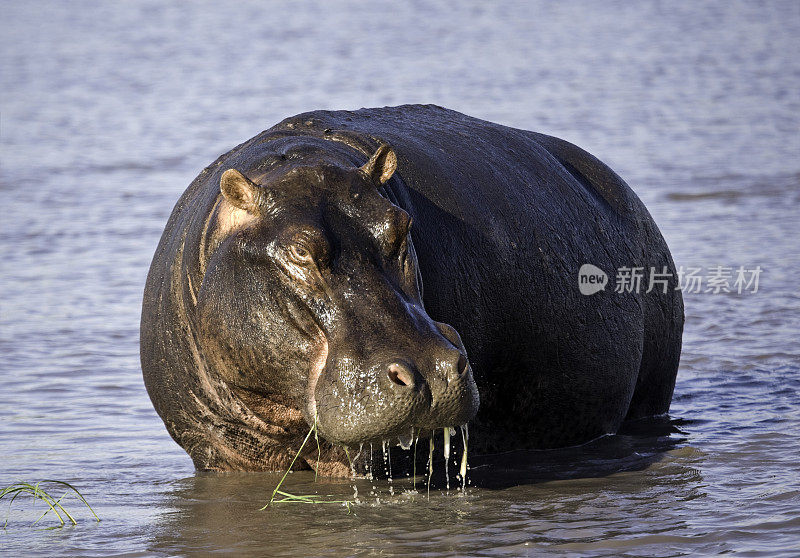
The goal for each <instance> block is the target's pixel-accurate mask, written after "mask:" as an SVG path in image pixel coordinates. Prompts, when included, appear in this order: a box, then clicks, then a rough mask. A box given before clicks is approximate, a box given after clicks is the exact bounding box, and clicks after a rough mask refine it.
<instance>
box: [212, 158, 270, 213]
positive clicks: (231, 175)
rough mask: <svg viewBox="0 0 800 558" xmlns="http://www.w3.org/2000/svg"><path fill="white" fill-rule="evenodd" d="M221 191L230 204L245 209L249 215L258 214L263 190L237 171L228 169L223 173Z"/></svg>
mask: <svg viewBox="0 0 800 558" xmlns="http://www.w3.org/2000/svg"><path fill="white" fill-rule="evenodd" d="M219 189H220V190H221V191H222V195H223V196H225V199H226V200H228V203H230V204H231V205H233V206H235V207H238V208H239V209H244V210H245V211H247V212H248V213H256V212H257V210H258V208H259V202H260V200H261V188H259V187H258V186H257V185H256V184H254V183H253V182H252V181H250V179H248V178H247V177H246V176H245V175H243V174H242V173H240V172H239V171H238V170H236V169H228V170H226V171H225V172H223V173H222V178H220V180H219Z"/></svg>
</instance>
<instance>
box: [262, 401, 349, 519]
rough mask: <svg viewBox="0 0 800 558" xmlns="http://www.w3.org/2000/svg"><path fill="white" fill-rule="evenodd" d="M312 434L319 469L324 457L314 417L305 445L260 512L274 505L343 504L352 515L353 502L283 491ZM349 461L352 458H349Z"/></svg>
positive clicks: (301, 446) (315, 474)
mask: <svg viewBox="0 0 800 558" xmlns="http://www.w3.org/2000/svg"><path fill="white" fill-rule="evenodd" d="M311 434H314V439H315V440H316V441H317V469H319V460H320V457H321V455H322V450H321V448H320V445H319V436H317V417H316V416H314V424H312V425H311V429H310V430H309V431H308V434H306V437H305V439H304V440H303V443H302V444H300V449H298V450H297V453H296V454H295V455H294V459H292V462H291V463H290V464H289V467H288V468H287V469H286V472H285V473H283V477H281V480H280V481H279V482H278V485H277V486H276V487H275V490H273V491H272V496H271V497H270V499H269V502H267V503H266V504H264V506H263V507H262V508H259V511H263V510H265V509H267V508H268V507H270V506H271V505H272V504H288V503H296V504H341V505H343V506H346V507H347V512H348V513H350V504H352V501H350V500H328V499H327V498H329V496H321V495H319V494H311V495H307V496H304V495H298V494H290V493H288V492H286V491H284V490H281V486H283V481H285V480H286V477H287V476H288V475H289V472H290V471H291V470H292V467H294V464H295V461H297V458H298V457H300V453H301V452H302V451H303V448H304V447H306V444H307V443H308V440H309V438H311ZM347 457H348V459H349V458H350V456H349V455H348V456H347ZM316 480H317V473H316V469H315V470H314V481H315V482H316ZM278 496H282V498H279V499H276V497H278Z"/></svg>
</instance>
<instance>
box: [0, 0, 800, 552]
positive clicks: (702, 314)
mask: <svg viewBox="0 0 800 558" xmlns="http://www.w3.org/2000/svg"><path fill="white" fill-rule="evenodd" d="M463 4H464V3H453V2H448V3H442V4H434V3H421V2H420V3H416V2H415V3H391V4H384V3H382V2H371V3H369V4H368V5H357V4H356V3H347V2H343V3H339V4H337V7H336V8H334V7H332V6H331V5H329V4H327V3H319V4H316V3H292V4H290V5H282V6H278V5H272V4H264V3H247V2H238V3H233V4H230V5H222V4H221V3H211V2H209V3H205V4H198V5H196V6H195V7H194V8H193V9H191V10H189V8H187V7H185V6H183V5H181V4H177V3H165V2H139V3H135V4H134V3H125V4H111V3H104V4H103V3H91V2H81V1H74V2H69V3H66V2H54V3H48V2H37V3H3V6H2V12H1V13H2V19H3V22H4V25H3V33H2V34H0V49H1V50H0V65H1V66H0V80H1V86H2V89H1V91H2V95H1V96H0V112H1V113H2V114H1V118H2V119H1V122H0V136H1V140H2V146H1V148H2V151H0V157H2V164H1V165H0V180H1V181H0V193H2V204H3V210H2V217H1V218H0V229H1V232H2V234H0V393H2V398H0V462H2V466H1V467H0V482H2V484H6V483H9V482H12V481H14V480H17V479H28V480H38V479H42V478H58V479H64V480H68V481H70V482H74V483H75V484H76V485H78V486H79V487H80V488H82V489H83V490H84V492H85V494H86V496H87V498H88V499H89V501H90V502H92V503H94V505H95V508H96V510H97V512H98V514H99V515H100V516H101V517H102V519H103V521H102V522H101V523H99V524H94V523H92V522H91V521H90V520H89V516H88V514H86V513H83V512H82V511H81V510H79V509H78V508H77V507H75V505H74V504H73V508H74V510H75V511H76V513H77V518H78V520H79V524H78V526H76V527H71V528H65V529H60V530H49V531H48V530H38V529H30V528H29V527H28V524H29V523H30V522H32V521H33V519H35V517H36V513H35V509H31V504H30V503H29V502H27V501H26V502H24V503H22V504H20V505H19V506H17V504H18V503H20V501H19V500H18V501H17V502H15V505H14V509H13V510H12V514H11V519H10V522H9V526H8V528H7V529H6V530H5V531H0V553H4V554H8V555H11V556H21V555H37V554H43V555H52V554H63V555H129V556H130V555H137V554H138V553H141V554H156V555H159V554H161V555H185V554H203V553H207V552H212V551H231V552H236V553H238V554H240V555H292V556H296V555H332V556H339V555H377V554H383V555H388V554H411V555H413V554H423V555H430V556H443V555H509V556H520V555H539V554H541V553H543V552H557V553H558V552H561V553H567V554H570V555H580V554H586V555H597V554H607V555H631V556H634V555H635V556H641V555H654V556H678V555H688V554H712V553H729V554H742V555H748V556H755V555H763V554H769V555H781V554H783V555H787V556H790V555H794V554H797V553H798V552H800V546H798V545H800V519H798V516H800V466H799V465H798V459H797V456H798V455H800V440H798V432H800V395H798V393H799V392H800V356H799V355H798V352H799V351H798V344H797V337H798V330H800V327H799V326H800V298H798V280H799V279H798V273H799V272H800V249H799V248H798V240H800V238H798V237H799V236H800V235H798V233H797V223H798V221H800V210H799V209H798V208H799V207H800V163H798V153H800V140H799V139H798V137H799V136H798V133H797V132H798V129H800V102H799V101H798V93H797V92H798V90H800V58H798V57H797V46H798V42H797V37H798V36H800V11H799V10H800V9H799V8H798V5H797V4H796V3H794V2H774V3H770V4H766V5H761V4H755V3H745V4H740V3H728V2H720V3H715V2H711V3H703V4H702V5H701V6H694V5H692V4H681V5H676V4H674V3H666V4H662V3H652V4H651V3H636V4H628V3H620V4H616V3H603V6H604V7H603V9H601V8H599V4H598V3H594V2H585V3H568V5H553V4H544V3H542V4H530V3H524V4H520V5H503V6H498V7H493V6H491V5H489V4H490V3H474V4H473V5H463ZM565 4H567V3H565ZM403 102H434V103H438V104H442V105H444V106H448V107H451V108H454V109H457V110H461V111H463V112H466V113H468V114H472V115H475V116H479V117H483V118H486V119H489V120H494V121H499V122H503V123H506V124H509V125H514V126H518V127H523V128H530V129H536V130H539V131H543V132H547V133H551V134H554V135H557V136H560V137H564V138H566V139H568V140H571V141H573V142H575V143H577V144H579V145H581V146H583V147H585V148H587V149H588V150H589V151H591V152H593V153H594V154H596V155H598V156H599V157H600V158H602V159H604V160H606V161H607V162H609V163H610V164H611V166H612V167H613V168H614V169H615V170H617V171H618V172H619V173H620V174H621V175H622V176H623V177H624V178H626V180H628V182H629V183H630V184H632V185H633V186H634V188H635V189H636V191H637V192H638V193H639V195H640V196H641V197H642V198H643V200H644V201H645V203H646V204H647V205H648V207H649V208H650V211H651V212H652V214H653V215H654V217H655V219H656V221H657V222H658V223H659V224H660V226H661V228H662V231H663V232H664V235H665V236H666V238H667V240H668V242H669V244H670V246H671V248H672V250H673V254H674V256H675V260H676V263H677V264H678V265H679V266H685V267H687V268H688V267H701V268H703V269H704V270H708V269H709V268H710V267H712V266H718V265H723V266H730V267H734V268H736V267H738V266H745V267H746V268H754V267H756V266H760V267H761V268H762V270H763V272H762V274H761V276H760V284H759V288H758V292H756V293H753V292H749V291H748V292H745V293H742V294H738V293H727V294H726V293H718V294H713V293H705V292H701V293H689V294H687V295H686V309H687V326H686V334H685V338H684V352H683V359H682V364H681V371H680V375H679V379H678V385H677V387H676V390H675V398H674V402H673V405H672V409H671V412H670V417H669V419H665V420H662V421H655V422H654V423H651V424H644V425H633V426H631V427H630V428H629V429H628V430H627V431H626V432H624V433H622V434H620V435H618V436H614V437H610V438H606V439H603V440H599V441H597V442H595V443H593V444H590V445H588V446H585V447H583V448H576V449H570V450H564V451H560V452H538V453H529V454H517V455H510V456H508V467H507V470H506V471H505V472H503V473H497V472H492V471H491V470H490V469H489V468H488V467H487V466H484V465H482V464H481V463H480V462H478V461H472V460H471V465H472V466H473V467H474V469H473V471H472V473H473V475H475V477H476V478H477V477H479V476H482V478H483V479H484V481H486V484H487V485H489V486H490V487H489V488H475V487H472V488H469V489H468V490H467V492H466V493H465V494H464V493H459V492H457V491H454V490H451V491H450V492H449V493H447V492H446V491H444V490H440V489H436V488H434V489H433V490H432V491H431V493H430V496H428V494H427V491H426V490H425V489H424V487H420V488H419V490H418V491H416V492H409V490H410V483H409V481H408V480H406V479H402V478H401V479H394V482H393V483H392V491H393V492H394V495H391V494H390V490H389V485H388V483H387V482H385V481H375V482H369V481H360V482H359V483H358V485H357V488H358V494H359V499H360V501H361V503H360V504H356V505H354V506H352V507H351V509H350V513H348V510H347V509H346V508H344V507H340V506H335V505H325V506H308V505H304V504H287V505H284V506H282V507H278V508H270V509H268V510H266V511H263V512H259V511H257V510H258V508H259V507H260V506H261V505H263V503H264V502H265V501H266V500H267V499H268V497H269V494H270V492H271V489H272V488H273V487H274V486H275V483H276V482H277V481H278V476H277V475H268V474H226V475H214V474H197V473H195V472H194V471H193V469H192V466H191V463H190V461H189V459H188V458H187V457H186V455H185V454H184V453H183V451H182V450H181V449H180V448H178V446H177V445H175V444H174V443H173V442H172V441H171V440H170V439H169V437H168V436H167V434H166V431H165V430H164V428H163V426H162V424H161V421H160V420H159V418H158V417H157V416H156V414H155V412H154V411H153V409H152V407H151V405H150V402H149V400H148V399H147V396H146V394H145V391H144V386H143V384H142V380H141V377H140V369H139V364H138V355H137V351H138V331H137V328H138V319H139V309H140V299H141V291H142V287H143V284H144V278H145V273H146V271H147V266H148V264H149V261H150V258H151V256H152V253H153V250H154V248H155V246H156V243H157V240H158V237H159V235H160V233H161V230H162V228H163V225H164V223H165V221H166V218H167V216H168V213H169V211H170V209H171V208H172V205H173V204H174V202H175V200H176V199H177V197H178V196H179V194H180V193H181V192H182V190H183V189H184V188H185V186H186V185H187V184H188V183H189V182H190V180H191V179H192V178H193V177H194V176H195V175H196V174H197V173H198V172H199V170H200V169H201V168H202V167H203V166H204V165H205V164H207V163H209V162H210V161H212V160H213V159H214V158H215V157H216V156H217V155H219V154H220V153H222V152H224V151H226V150H227V149H229V148H230V147H231V146H233V145H235V144H237V143H239V142H241V141H243V140H245V139H247V138H249V137H251V136H253V135H255V134H256V133H257V132H259V131H261V130H262V129H264V128H266V127H268V126H270V125H272V124H273V123H275V122H276V121H278V120H280V119H282V118H283V117H284V116H287V115H291V114H295V113H297V112H301V111H303V110H308V109H314V108H357V107H360V106H375V105H384V104H400V103H403ZM434 318H435V316H434ZM440 440H441V439H440ZM425 449H427V448H425ZM425 449H423V451H425ZM459 452H460V446H459V440H458V439H457V437H456V438H455V439H454V454H455V455H456V456H458V455H459ZM454 459H457V458H454ZM457 465H458V464H457V463H454V464H453V466H452V467H451V471H450V472H451V476H454V475H455V474H456V472H457ZM440 470H441V469H440ZM486 479H491V480H492V482H489V481H487V480H486ZM286 486H287V488H289V489H290V490H291V491H294V492H301V493H313V492H317V493H320V494H325V495H339V496H343V497H347V498H352V496H353V492H354V487H353V484H352V483H349V482H319V483H316V484H314V483H313V477H311V476H309V475H307V474H301V473H298V474H293V475H290V476H289V477H288V480H287V485H286ZM4 508H5V505H0V518H2V514H5V509H4Z"/></svg>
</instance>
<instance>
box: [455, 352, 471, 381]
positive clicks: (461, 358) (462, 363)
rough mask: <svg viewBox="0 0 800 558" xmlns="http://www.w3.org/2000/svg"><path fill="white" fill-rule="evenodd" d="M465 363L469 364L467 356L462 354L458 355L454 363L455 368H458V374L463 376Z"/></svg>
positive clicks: (465, 367)
mask: <svg viewBox="0 0 800 558" xmlns="http://www.w3.org/2000/svg"><path fill="white" fill-rule="evenodd" d="M467 365H469V362H468V361H467V357H465V356H464V355H460V356H459V357H458V363H457V364H456V370H458V375H459V376H463V375H464V373H465V372H466V371H467Z"/></svg>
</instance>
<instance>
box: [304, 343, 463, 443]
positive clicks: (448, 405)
mask: <svg viewBox="0 0 800 558" xmlns="http://www.w3.org/2000/svg"><path fill="white" fill-rule="evenodd" d="M440 341H441V342H439V343H436V344H435V346H434V347H433V349H429V350H428V351H426V353H427V354H425V355H422V356H421V357H419V358H416V359H415V358H413V357H411V356H408V355H402V356H396V355H395V356H392V357H390V358H386V357H384V358H380V359H378V362H375V364H373V365H371V366H366V367H365V368H364V369H363V370H358V369H357V367H355V366H354V362H355V359H354V358H353V357H352V356H349V355H348V356H345V357H343V358H339V359H334V360H333V361H329V363H328V366H327V367H326V369H325V370H324V371H323V373H322V375H321V377H320V381H319V383H318V385H317V389H316V396H317V406H316V409H317V417H316V421H317V427H318V428H319V431H320V434H322V435H323V436H324V437H325V438H327V439H328V440H330V441H332V442H334V443H339V444H344V445H350V446H357V445H359V444H361V443H365V442H378V441H382V440H392V439H396V438H398V437H402V438H408V436H409V435H410V434H411V433H412V429H413V431H414V432H416V433H420V432H423V433H425V432H429V431H431V430H435V429H439V428H444V427H447V426H458V425H462V424H465V423H467V422H469V421H470V420H471V419H472V418H473V417H474V416H475V413H476V412H477V410H478V404H479V399H478V391H477V387H476V386H475V382H474V380H473V378H472V370H471V368H470V365H469V360H468V359H467V356H466V355H465V354H464V351H463V349H461V348H458V347H455V346H453V344H452V343H451V342H449V341H447V340H446V339H441V340H440Z"/></svg>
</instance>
